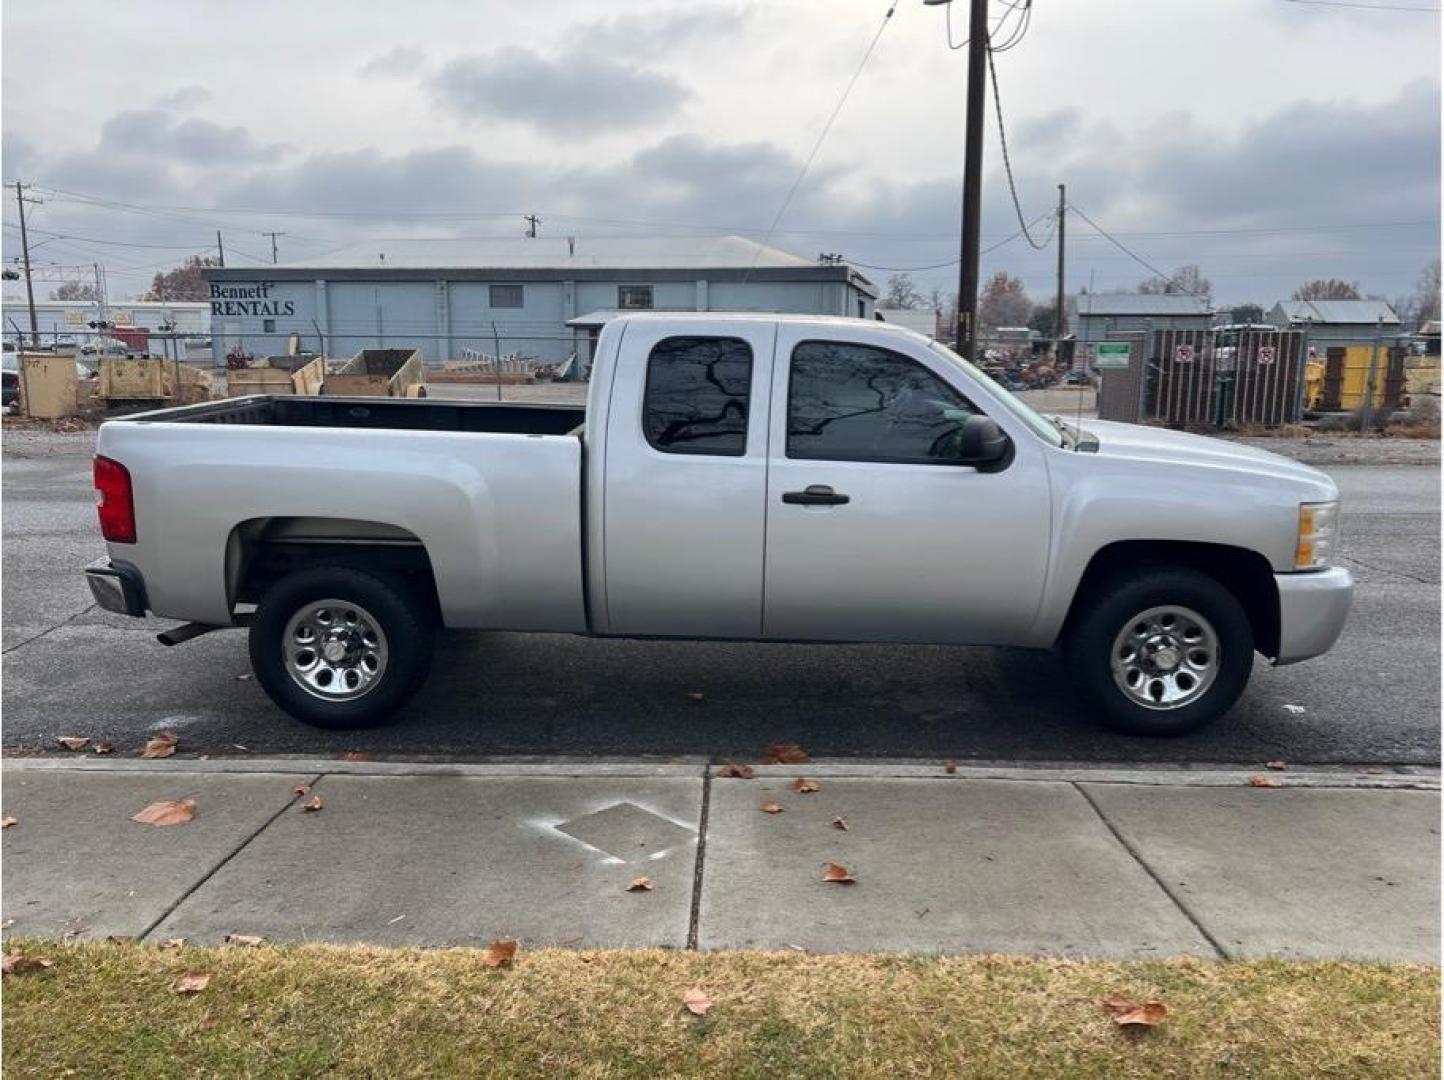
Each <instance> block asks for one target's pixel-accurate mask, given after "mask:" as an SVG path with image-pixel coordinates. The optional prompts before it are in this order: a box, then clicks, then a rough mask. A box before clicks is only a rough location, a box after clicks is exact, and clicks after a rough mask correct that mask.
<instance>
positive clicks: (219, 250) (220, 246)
mask: <svg viewBox="0 0 1444 1080" xmlns="http://www.w3.org/2000/svg"><path fill="white" fill-rule="evenodd" d="M216 253H217V254H218V255H220V257H221V265H222V266H225V265H226V246H225V245H224V244H222V243H221V230H220V229H217V230H216Z"/></svg>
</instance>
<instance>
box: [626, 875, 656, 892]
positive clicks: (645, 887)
mask: <svg viewBox="0 0 1444 1080" xmlns="http://www.w3.org/2000/svg"><path fill="white" fill-rule="evenodd" d="M651 891H652V879H651V878H649V877H639V878H636V879H635V880H634V881H633V882H632V883H631V884H630V885H628V886H627V892H651Z"/></svg>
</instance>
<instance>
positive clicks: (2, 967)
mask: <svg viewBox="0 0 1444 1080" xmlns="http://www.w3.org/2000/svg"><path fill="white" fill-rule="evenodd" d="M54 966H55V961H54V960H52V959H50V957H48V956H26V955H25V954H24V953H22V952H21V951H20V950H19V949H14V950H12V951H10V952H8V953H6V954H5V955H4V956H3V957H0V974H5V975H10V974H13V973H15V972H20V971H35V970H36V969H37V968H39V969H43V968H48V967H54Z"/></svg>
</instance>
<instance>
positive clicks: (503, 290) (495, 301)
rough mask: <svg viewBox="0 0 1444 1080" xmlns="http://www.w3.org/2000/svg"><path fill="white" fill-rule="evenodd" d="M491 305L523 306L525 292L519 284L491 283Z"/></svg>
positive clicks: (496, 306) (495, 306) (524, 303)
mask: <svg viewBox="0 0 1444 1080" xmlns="http://www.w3.org/2000/svg"><path fill="white" fill-rule="evenodd" d="M491 306H492V307H494V308H499V307H513V308H515V307H525V306H526V294H525V292H524V291H523V288H522V286H520V285H493V286H492V287H491Z"/></svg>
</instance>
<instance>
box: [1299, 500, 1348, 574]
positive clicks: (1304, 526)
mask: <svg viewBox="0 0 1444 1080" xmlns="http://www.w3.org/2000/svg"><path fill="white" fill-rule="evenodd" d="M1338 532H1339V502H1338V500H1337V499H1335V500H1334V501H1333V502H1318V503H1301V504H1300V505H1299V539H1298V545H1297V546H1296V547H1295V548H1294V569H1295V570H1322V569H1323V568H1324V567H1326V566H1328V565H1329V561H1330V560H1331V559H1332V558H1333V555H1334V540H1335V538H1336V537H1337V536H1338Z"/></svg>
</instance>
